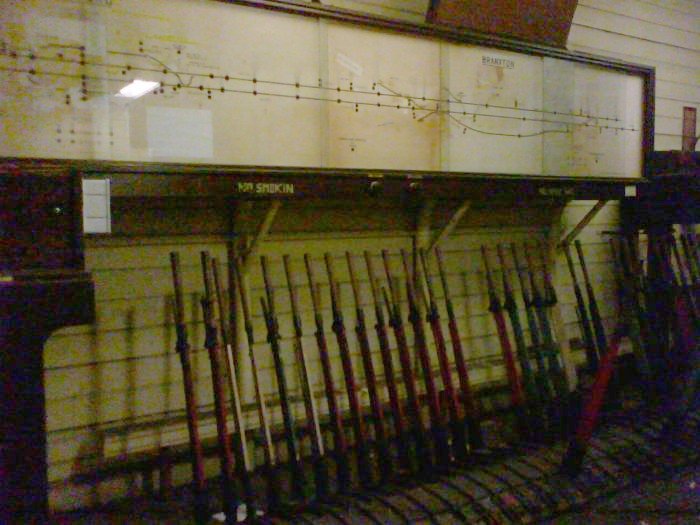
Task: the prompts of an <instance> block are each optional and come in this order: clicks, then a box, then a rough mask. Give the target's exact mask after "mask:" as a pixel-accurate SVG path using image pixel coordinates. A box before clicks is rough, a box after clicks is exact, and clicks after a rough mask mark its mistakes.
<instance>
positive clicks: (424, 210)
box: [414, 199, 435, 248]
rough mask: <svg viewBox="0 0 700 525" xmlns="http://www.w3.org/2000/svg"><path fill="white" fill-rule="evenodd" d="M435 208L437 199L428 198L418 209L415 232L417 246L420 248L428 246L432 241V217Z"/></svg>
mask: <svg viewBox="0 0 700 525" xmlns="http://www.w3.org/2000/svg"><path fill="white" fill-rule="evenodd" d="M434 209H435V199H428V200H426V201H424V202H423V204H422V205H421V207H420V209H419V210H418V217H417V218H416V231H415V233H414V237H415V246H416V247H418V248H427V246H428V243H429V242H430V219H431V217H432V215H433V210H434Z"/></svg>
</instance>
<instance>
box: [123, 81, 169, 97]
mask: <svg viewBox="0 0 700 525" xmlns="http://www.w3.org/2000/svg"><path fill="white" fill-rule="evenodd" d="M159 87H160V82H153V81H151V80H139V79H135V80H133V81H132V82H131V84H127V85H126V86H124V87H123V88H121V89H120V90H119V93H117V95H116V96H118V97H127V98H139V97H142V96H144V95H147V94H148V93H150V92H151V91H155V90H156V89H158V88H159Z"/></svg>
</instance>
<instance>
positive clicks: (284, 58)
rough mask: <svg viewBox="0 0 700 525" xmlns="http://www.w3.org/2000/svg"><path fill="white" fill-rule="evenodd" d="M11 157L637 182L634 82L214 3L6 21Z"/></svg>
mask: <svg viewBox="0 0 700 525" xmlns="http://www.w3.org/2000/svg"><path fill="white" fill-rule="evenodd" d="M0 24H1V25H0V155H5V156H25V157H55V158H85V159H104V160H128V161H172V162H189V163H194V162H196V163H217V164H219V163H220V164H233V165H268V166H269V165H281V166H310V167H317V166H318V167H343V168H366V169H413V170H440V171H453V172H484V173H506V174H507V173H512V174H526V175H568V176H614V177H619V176H627V177H639V176H641V165H642V151H641V141H642V133H641V124H642V93H643V85H642V79H641V78H640V77H635V76H631V75H627V74H623V73H619V72H616V71H612V70H606V69H602V68H598V67H593V66H589V65H585V64H579V63H573V62H569V61H565V60H555V59H550V58H541V57H537V56H531V55H527V54H520V53H513V52H505V51H499V50H494V49H489V48H485V47H478V46H468V45H456V44H448V43H441V42H439V41H436V40H430V39H421V38H415V37H413V36H403V35H399V34H395V33H388V32H383V31H379V30H372V29H366V28H361V27H356V26H350V25H345V24H339V23H333V22H328V21H325V20H317V19H313V18H306V17H299V16H294V15H288V14H282V13H274V12H270V11H267V10H261V9H254V8H249V7H243V6H237V5H230V4H226V3H222V2H213V1H192V0H169V1H165V0H120V1H117V0H113V1H102V2H99V1H87V0H84V1H75V0H55V1H49V0H32V1H26V2H14V3H12V4H11V5H9V6H6V7H5V9H3V10H2V12H1V13H0Z"/></svg>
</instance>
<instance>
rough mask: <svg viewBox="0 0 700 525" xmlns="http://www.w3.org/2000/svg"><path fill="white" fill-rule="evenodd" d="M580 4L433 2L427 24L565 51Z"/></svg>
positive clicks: (560, 0) (547, 0) (563, 0)
mask: <svg viewBox="0 0 700 525" xmlns="http://www.w3.org/2000/svg"><path fill="white" fill-rule="evenodd" d="M576 3H577V0H432V1H431V3H430V7H429V9H428V13H427V21H428V22H430V23H433V24H436V25H444V26H449V27H452V28H455V27H459V28H464V29H469V30H472V31H478V32H481V33H489V34H493V35H499V36H507V37H512V38H516V39H518V40H525V41H528V42H535V43H539V44H546V45H550V46H555V47H566V40H567V38H568V36H569V29H570V27H571V21H572V19H573V17H574V11H575V10H576Z"/></svg>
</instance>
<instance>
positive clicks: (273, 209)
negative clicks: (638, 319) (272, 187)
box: [242, 199, 282, 273]
mask: <svg viewBox="0 0 700 525" xmlns="http://www.w3.org/2000/svg"><path fill="white" fill-rule="evenodd" d="M281 207H282V201H280V200H278V199H275V200H273V201H272V202H271V203H270V206H269V208H267V212H266V213H265V217H264V218H263V220H262V222H261V223H260V226H259V227H258V231H257V232H256V233H255V237H253V240H252V241H251V242H250V245H249V246H248V249H247V250H246V252H245V255H244V256H243V264H242V267H243V272H244V273H247V272H248V268H249V266H250V264H251V261H252V260H253V259H255V257H256V256H257V254H258V252H259V251H260V243H262V242H263V241H264V240H265V238H266V237H267V235H268V234H269V233H270V229H271V228H272V224H273V223H274V222H275V217H276V216H277V212H278V211H279V209H280V208H281Z"/></svg>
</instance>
